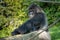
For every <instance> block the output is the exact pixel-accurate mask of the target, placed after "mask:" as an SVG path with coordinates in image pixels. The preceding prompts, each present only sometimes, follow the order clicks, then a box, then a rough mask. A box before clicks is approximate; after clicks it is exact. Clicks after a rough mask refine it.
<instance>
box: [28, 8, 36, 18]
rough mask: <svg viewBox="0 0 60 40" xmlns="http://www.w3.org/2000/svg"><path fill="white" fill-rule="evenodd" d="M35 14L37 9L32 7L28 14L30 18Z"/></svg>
mask: <svg viewBox="0 0 60 40" xmlns="http://www.w3.org/2000/svg"><path fill="white" fill-rule="evenodd" d="M35 15H36V10H35V9H30V10H29V14H28V16H29V18H33V17H34V16H35Z"/></svg>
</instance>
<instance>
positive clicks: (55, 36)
mask: <svg viewBox="0 0 60 40" xmlns="http://www.w3.org/2000/svg"><path fill="white" fill-rule="evenodd" d="M32 3H36V4H37V5H39V6H41V7H42V8H43V10H44V11H45V13H46V15H47V17H48V23H49V24H51V23H53V22H54V20H56V19H58V18H59V17H60V5H59V4H54V3H53V4H52V3H42V2H35V1H33V2H32V1H31V0H29V1H27V0H1V1H0V38H2V37H7V36H11V32H12V31H13V30H14V29H15V28H17V27H18V26H19V25H21V24H22V23H24V22H25V21H27V20H28V16H27V13H28V7H29V6H30V4H32ZM49 30H50V33H51V37H52V40H59V39H60V36H59V34H60V22H58V23H57V24H56V25H54V27H52V28H50V29H49Z"/></svg>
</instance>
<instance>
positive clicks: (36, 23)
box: [12, 5, 45, 35]
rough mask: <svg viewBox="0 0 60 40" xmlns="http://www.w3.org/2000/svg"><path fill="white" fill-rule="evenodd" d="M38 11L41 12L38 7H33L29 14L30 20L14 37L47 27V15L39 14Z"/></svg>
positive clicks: (15, 31) (15, 32) (14, 33)
mask: <svg viewBox="0 0 60 40" xmlns="http://www.w3.org/2000/svg"><path fill="white" fill-rule="evenodd" d="M37 8H38V9H37ZM37 10H40V8H39V7H38V6H37V5H31V6H30V8H29V13H28V15H29V18H30V19H29V20H28V21H26V22H25V23H24V24H22V25H21V26H19V27H18V28H17V29H15V30H14V31H13V32H12V35H17V34H27V33H30V32H32V31H36V30H39V29H41V28H43V27H44V25H45V14H44V13H43V12H37ZM30 13H31V14H30ZM30 15H32V16H33V17H31V16H30Z"/></svg>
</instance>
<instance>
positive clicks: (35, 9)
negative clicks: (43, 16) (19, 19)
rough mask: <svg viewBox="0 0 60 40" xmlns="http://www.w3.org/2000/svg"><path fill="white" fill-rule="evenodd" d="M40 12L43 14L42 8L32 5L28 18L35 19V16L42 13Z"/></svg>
mask: <svg viewBox="0 0 60 40" xmlns="http://www.w3.org/2000/svg"><path fill="white" fill-rule="evenodd" d="M40 12H42V9H41V7H39V6H38V5H36V4H32V5H30V7H29V13H28V16H29V18H33V17H34V16H36V15H38V13H40Z"/></svg>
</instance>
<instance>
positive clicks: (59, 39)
mask: <svg viewBox="0 0 60 40" xmlns="http://www.w3.org/2000/svg"><path fill="white" fill-rule="evenodd" d="M50 34H51V38H52V40H60V26H58V27H55V26H54V27H52V28H51V29H50Z"/></svg>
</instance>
